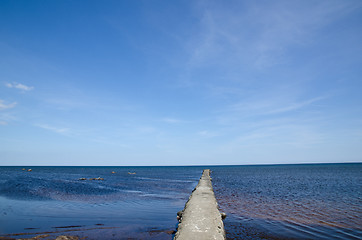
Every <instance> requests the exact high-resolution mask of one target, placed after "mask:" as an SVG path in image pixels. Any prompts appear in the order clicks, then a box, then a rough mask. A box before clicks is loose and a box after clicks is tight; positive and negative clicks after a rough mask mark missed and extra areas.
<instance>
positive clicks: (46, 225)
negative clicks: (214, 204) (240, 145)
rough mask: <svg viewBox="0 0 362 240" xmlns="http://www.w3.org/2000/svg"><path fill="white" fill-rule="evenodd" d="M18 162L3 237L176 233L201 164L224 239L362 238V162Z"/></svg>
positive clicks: (1, 204)
mask: <svg viewBox="0 0 362 240" xmlns="http://www.w3.org/2000/svg"><path fill="white" fill-rule="evenodd" d="M22 168H23V167H0V174H1V179H0V236H3V237H12V238H30V237H33V236H36V235H39V234H44V233H47V234H48V235H49V237H48V239H54V237H56V236H58V235H77V236H79V237H87V239H129V238H132V239H172V238H173V233H174V231H175V230H176V227H177V220H176V213H177V212H178V211H179V210H182V209H183V207H184V205H185V203H186V201H187V199H188V197H189V195H190V194H191V191H192V190H193V188H194V187H195V186H196V185H197V182H198V180H199V178H200V176H201V173H202V169H204V168H210V169H211V170H212V178H213V186H214V190H215V195H216V198H217V199H218V202H219V206H220V208H221V210H222V211H224V212H226V213H227V215H228V216H227V218H226V219H225V221H224V223H225V229H226V232H227V238H228V239H361V236H362V227H361V226H362V222H361V219H362V196H361V190H362V182H361V180H362V164H321V165H276V166H199V167H25V168H26V169H29V168H31V169H32V171H31V172H27V171H23V170H22ZM112 172H115V173H112ZM129 173H136V174H129ZM98 177H100V178H103V179H104V180H79V179H80V178H86V179H90V178H98ZM19 234H21V235H19Z"/></svg>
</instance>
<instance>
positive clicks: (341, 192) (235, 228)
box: [212, 164, 362, 239]
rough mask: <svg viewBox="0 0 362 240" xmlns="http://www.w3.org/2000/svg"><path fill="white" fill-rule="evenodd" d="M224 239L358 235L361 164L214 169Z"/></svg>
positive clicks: (361, 223) (361, 208)
mask: <svg viewBox="0 0 362 240" xmlns="http://www.w3.org/2000/svg"><path fill="white" fill-rule="evenodd" d="M212 176H213V187H214V192H215V194H216V197H217V200H218V203H219V207H220V208H221V210H222V211H224V212H226V213H227V215H228V216H227V218H226V219H225V221H224V224H225V230H226V232H227V238H228V239H362V164H318V165H276V166H232V167H220V168H215V169H214V171H213V173H212Z"/></svg>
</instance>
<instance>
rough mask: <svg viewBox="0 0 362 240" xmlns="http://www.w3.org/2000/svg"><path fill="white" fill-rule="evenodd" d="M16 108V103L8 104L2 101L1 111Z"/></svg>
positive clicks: (0, 103)
mask: <svg viewBox="0 0 362 240" xmlns="http://www.w3.org/2000/svg"><path fill="white" fill-rule="evenodd" d="M15 106H16V102H13V103H9V104H6V103H5V102H4V100H1V99H0V110H5V109H10V108H13V107H15Z"/></svg>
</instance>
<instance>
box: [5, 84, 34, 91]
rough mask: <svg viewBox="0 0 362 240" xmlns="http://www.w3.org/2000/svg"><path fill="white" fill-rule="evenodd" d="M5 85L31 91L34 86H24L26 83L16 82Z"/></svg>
mask: <svg viewBox="0 0 362 240" xmlns="http://www.w3.org/2000/svg"><path fill="white" fill-rule="evenodd" d="M5 86H6V87H8V88H16V89H20V90H22V91H31V90H33V89H34V87H30V86H26V85H24V84H21V83H16V82H13V83H6V84H5Z"/></svg>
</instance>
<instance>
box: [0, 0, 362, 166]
mask: <svg viewBox="0 0 362 240" xmlns="http://www.w3.org/2000/svg"><path fill="white" fill-rule="evenodd" d="M361 39H362V1H360V0H318V1H313V0H302V1H298V0H292V1H290V0H286V1H280V0H275V1H267V0H261V1H243V0H238V1H233V0H229V1H221V0H220V1H212V0H210V1H192V0H188V1H187V0H176V1H158V0H150V1H149V0H147V1H141V0H136V1H134V0H125V1H111V0H106V1H103V0H102V1H101V0H98V1H94V0H87V1H85V0H84V1H80V0H72V1H67V0H54V1H46V0H33V1H28V0H17V1H11V0H2V1H0V165H3V166H4V165H17V166H18V165H19V166H20V165H24V166H35V165H42V166H44V165H51V166H53V165H55V166H59V165H69V166H81V165H88V166H93V165H98V166H103V165H104V166H108V165H109V166H148V165H219V164H221V165H228V164H232V165H243V164H284V163H288V164H289V163H290V164H294V163H335V162H361V161H362V40H361Z"/></svg>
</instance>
